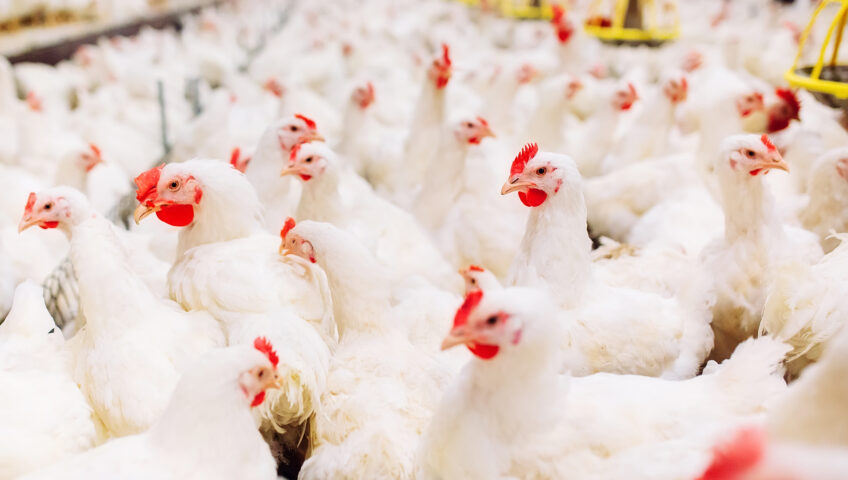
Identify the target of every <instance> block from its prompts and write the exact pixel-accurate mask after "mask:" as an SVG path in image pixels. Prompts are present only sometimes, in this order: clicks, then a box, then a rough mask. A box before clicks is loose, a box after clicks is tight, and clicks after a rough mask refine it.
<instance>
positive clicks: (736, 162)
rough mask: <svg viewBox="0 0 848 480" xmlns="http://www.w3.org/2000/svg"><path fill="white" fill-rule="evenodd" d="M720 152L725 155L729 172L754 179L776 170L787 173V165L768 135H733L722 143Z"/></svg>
mask: <svg viewBox="0 0 848 480" xmlns="http://www.w3.org/2000/svg"><path fill="white" fill-rule="evenodd" d="M722 151H723V152H724V154H725V155H726V159H727V165H728V166H729V167H730V169H731V170H733V171H736V172H740V173H743V174H746V175H750V176H752V177H755V176H757V175H759V174H760V173H763V174H765V173H768V171H769V170H773V169H777V170H783V171H785V172H788V171H789V165H787V164H786V162H785V161H784V160H783V157H781V155H780V152H779V151H778V150H777V147H776V146H775V145H774V144H773V143H772V142H771V140H770V139H769V137H768V135H762V136H761V137H758V136H756V135H734V136H732V137H728V138H726V139H725V140H724V142H722Z"/></svg>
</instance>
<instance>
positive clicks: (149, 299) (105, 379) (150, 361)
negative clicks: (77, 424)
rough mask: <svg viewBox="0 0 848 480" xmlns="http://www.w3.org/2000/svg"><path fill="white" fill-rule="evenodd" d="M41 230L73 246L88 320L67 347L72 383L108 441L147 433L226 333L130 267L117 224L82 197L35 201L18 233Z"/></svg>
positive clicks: (45, 194)
mask: <svg viewBox="0 0 848 480" xmlns="http://www.w3.org/2000/svg"><path fill="white" fill-rule="evenodd" d="M36 225H37V226H39V227H40V228H44V229H49V228H58V229H60V230H61V231H63V232H64V233H65V234H66V235H67V236H68V237H69V239H70V242H71V252H70V257H71V263H72V264H73V266H74V272H75V273H76V277H77V281H78V283H79V292H80V310H81V314H82V316H83V317H84V318H85V325H84V327H82V329H81V330H80V331H79V332H78V333H77V335H76V336H74V338H73V339H72V341H70V342H69V345H68V347H69V349H70V351H71V355H72V357H73V364H74V367H73V371H74V379H75V380H76V381H77V383H78V384H79V385H80V386H81V388H82V391H83V393H84V394H85V396H86V398H87V399H88V401H89V403H91V405H92V407H93V408H94V411H95V412H96V413H97V416H98V417H99V418H100V419H101V420H102V422H103V424H104V426H105V427H106V429H107V431H108V433H109V434H110V435H112V436H114V437H118V436H123V435H130V434H135V433H140V432H143V431H144V430H146V429H147V428H148V427H150V425H152V424H153V422H154V421H155V420H156V419H157V418H158V416H159V415H160V414H161V413H162V411H163V410H164V408H165V405H166V403H167V401H168V396H169V395H170V393H171V391H172V390H173V388H174V385H176V383H177V380H178V379H179V375H180V372H181V371H182V369H184V368H185V367H186V365H187V364H188V363H190V362H192V361H194V360H195V359H196V358H197V357H198V356H199V355H201V354H202V353H204V352H206V351H208V350H211V349H213V348H215V347H219V346H222V345H223V344H224V338H223V335H222V333H221V328H220V326H219V325H218V323H217V322H216V321H215V319H213V318H212V317H211V316H210V315H209V314H207V313H205V312H185V311H183V310H182V309H181V308H180V307H179V306H178V305H177V304H175V303H174V302H171V301H168V300H165V299H162V298H159V297H157V296H156V295H155V294H154V293H153V292H152V291H151V290H150V289H149V288H148V287H147V285H145V283H144V282H143V281H142V279H141V278H140V277H139V276H138V275H137V274H136V273H135V272H134V271H133V269H132V268H131V265H130V264H129V262H128V261H127V260H126V257H127V253H126V250H125V248H124V247H123V245H122V244H121V242H120V240H119V239H118V237H117V235H116V234H115V232H114V231H113V228H114V227H113V226H112V224H111V223H109V221H108V220H106V219H104V218H103V217H102V216H100V214H98V213H96V212H95V211H93V210H92V208H91V206H90V205H89V204H88V201H87V200H86V198H85V196H84V195H82V194H81V193H80V192H79V191H77V190H74V189H72V188H70V187H54V188H52V189H49V190H45V191H42V192H39V193H37V194H36V193H32V194H30V197H29V200H28V202H27V207H26V209H25V210H24V214H23V217H22V218H21V224H20V227H19V229H20V230H24V229H26V228H29V227H32V226H36ZM116 379H120V380H116Z"/></svg>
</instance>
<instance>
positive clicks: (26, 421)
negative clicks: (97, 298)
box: [0, 281, 99, 479]
mask: <svg viewBox="0 0 848 480" xmlns="http://www.w3.org/2000/svg"><path fill="white" fill-rule="evenodd" d="M0 351H2V352H3V353H2V355H0V382H2V383H3V391H2V393H0V405H2V407H0V478H3V479H12V478H16V477H17V476H19V475H22V474H24V473H26V472H28V471H31V470H35V469H36V468H39V467H42V466H44V465H45V463H53V462H58V461H61V460H64V459H65V458H68V457H70V456H72V455H73V454H76V453H80V452H83V451H85V450H87V449H89V448H92V447H93V446H94V445H95V444H96V443H97V442H98V440H99V435H98V423H97V422H98V420H97V419H96V417H95V416H94V415H93V412H92V410H91V407H89V406H88V403H87V402H86V399H85V397H84V396H83V394H82V393H81V392H80V389H79V387H77V384H76V383H75V382H74V380H73V378H72V376H71V369H72V367H71V359H70V356H69V355H68V352H67V351H66V350H65V346H64V340H63V338H62V333H61V331H59V329H58V328H56V324H55V323H53V319H52V318H50V314H49V313H47V309H46V308H45V307H44V300H43V298H42V291H41V287H39V286H38V285H36V284H35V283H33V282H31V281H27V282H23V283H21V284H20V285H18V287H17V289H16V290H15V299H14V304H13V306H12V310H11V311H10V312H9V315H8V316H7V317H6V319H5V321H4V322H3V324H2V326H0Z"/></svg>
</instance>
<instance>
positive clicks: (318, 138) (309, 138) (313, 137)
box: [300, 132, 324, 143]
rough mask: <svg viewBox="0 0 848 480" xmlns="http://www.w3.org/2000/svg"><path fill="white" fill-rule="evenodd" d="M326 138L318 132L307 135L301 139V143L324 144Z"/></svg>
mask: <svg viewBox="0 0 848 480" xmlns="http://www.w3.org/2000/svg"><path fill="white" fill-rule="evenodd" d="M323 141H324V137H323V136H322V135H321V134H320V133H318V132H311V133H307V134H306V135H304V136H302V137H300V143H308V142H323Z"/></svg>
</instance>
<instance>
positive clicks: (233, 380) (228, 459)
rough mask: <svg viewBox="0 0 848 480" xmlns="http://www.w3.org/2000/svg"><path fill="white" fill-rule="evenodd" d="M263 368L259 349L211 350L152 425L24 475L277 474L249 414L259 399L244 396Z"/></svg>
mask: <svg viewBox="0 0 848 480" xmlns="http://www.w3.org/2000/svg"><path fill="white" fill-rule="evenodd" d="M254 369H256V370H254ZM260 370H261V371H262V372H265V373H267V374H268V376H269V377H270V376H272V375H273V373H271V372H272V365H271V363H269V360H268V358H266V357H265V355H263V354H261V353H259V352H257V351H255V350H253V349H250V348H247V347H241V346H240V347H229V348H226V349H221V350H216V351H214V352H209V353H208V354H206V355H204V356H202V357H201V358H200V359H198V360H197V362H195V363H193V364H191V365H190V367H189V368H188V369H187V370H186V372H185V374H184V375H183V376H182V378H181V379H180V381H179V383H178V384H177V386H176V388H175V389H174V391H173V394H172V395H171V396H170V400H169V401H168V404H167V408H166V409H165V411H164V412H163V413H162V415H161V418H159V419H158V421H157V422H156V423H155V424H154V425H153V426H152V427H151V428H150V430H148V431H146V432H144V433H140V434H137V435H132V436H128V437H124V438H119V439H117V440H112V441H110V442H108V443H106V444H105V445H103V446H100V447H98V448H95V449H93V450H90V451H88V452H86V453H84V454H81V455H77V456H75V457H72V458H70V459H67V460H65V461H63V462H60V463H58V464H56V465H54V466H51V467H48V468H45V469H42V470H39V471H37V472H34V473H31V474H29V475H26V476H24V477H21V478H23V479H28V480H37V479H49V478H67V479H74V480H76V479H79V480H82V479H98V480H99V479H104V480H105V479H109V478H112V479H142V478H149V479H154V478H155V479H160V480H166V479H178V478H192V479H198V480H199V479H221V480H224V479H231V478H244V479H251V480H252V479H257V480H259V479H262V480H271V479H274V478H276V468H275V465H274V459H273V457H271V452H270V451H269V449H268V445H267V444H266V443H265V442H264V441H263V440H262V437H261V436H260V435H259V432H258V431H257V430H256V423H255V422H254V419H253V417H252V416H251V412H250V408H249V405H250V403H251V399H252V398H253V397H252V396H251V397H249V398H246V397H245V395H246V394H247V393H248V392H249V391H252V390H253V388H257V387H256V385H257V384H258V385H263V383H261V382H256V383H251V382H250V381H249V380H247V378H246V375H250V374H252V373H253V372H254V371H256V372H258V371H260ZM262 388H263V390H264V387H262Z"/></svg>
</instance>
